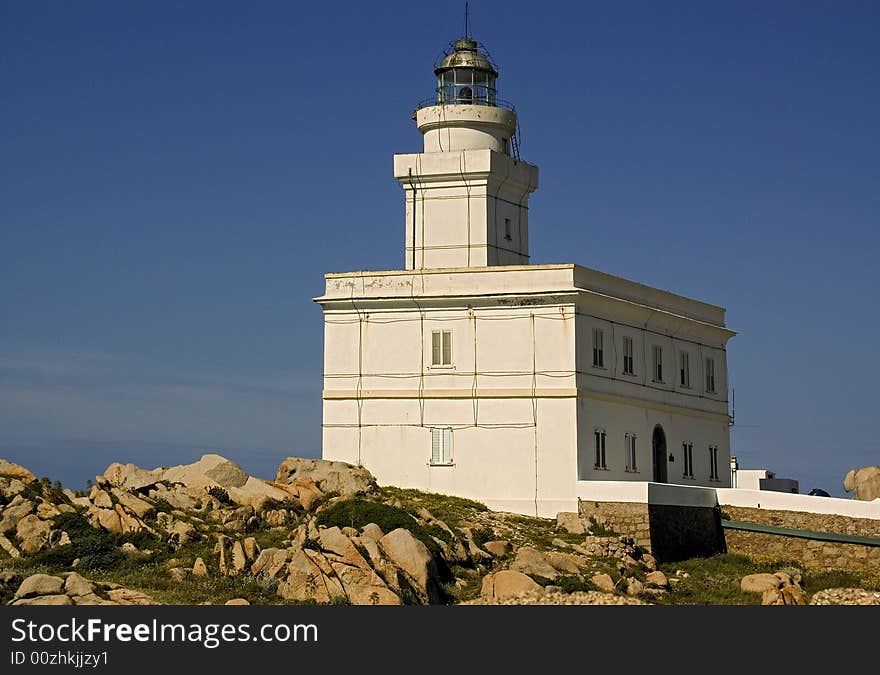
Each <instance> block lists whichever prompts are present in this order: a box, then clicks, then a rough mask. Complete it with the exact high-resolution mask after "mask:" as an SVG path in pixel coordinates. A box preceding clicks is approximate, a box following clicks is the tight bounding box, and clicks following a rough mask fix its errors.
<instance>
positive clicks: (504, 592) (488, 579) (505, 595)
mask: <svg viewBox="0 0 880 675" xmlns="http://www.w3.org/2000/svg"><path fill="white" fill-rule="evenodd" d="M542 590H543V589H542V588H541V586H540V585H538V584H537V583H536V582H535V581H534V580H533V579H531V578H530V577H528V576H526V575H525V574H523V573H522V572H515V571H512V570H503V571H501V572H495V573H494V574H487V575H486V576H485V577H483V586H482V589H481V590H480V597H481V598H483V599H484V600H487V601H492V600H495V601H498V600H507V599H511V598H515V597H517V596H520V595H523V594H525V593H529V592H534V593H540V592H541V591H542Z"/></svg>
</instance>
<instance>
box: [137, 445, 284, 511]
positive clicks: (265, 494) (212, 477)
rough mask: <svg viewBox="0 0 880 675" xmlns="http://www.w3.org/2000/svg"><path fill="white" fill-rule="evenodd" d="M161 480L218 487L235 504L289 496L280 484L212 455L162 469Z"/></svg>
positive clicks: (193, 486)
mask: <svg viewBox="0 0 880 675" xmlns="http://www.w3.org/2000/svg"><path fill="white" fill-rule="evenodd" d="M162 480H163V481H167V482H169V483H182V484H183V485H185V486H186V487H187V488H189V489H190V490H191V491H207V490H210V489H211V488H214V487H220V488H223V489H224V490H225V491H226V494H228V495H229V498H230V499H231V500H232V501H234V502H235V503H236V504H242V505H248V506H255V507H260V508H264V507H265V506H266V505H267V504H268V503H271V502H284V501H287V500H288V499H289V497H290V495H289V493H288V492H287V491H286V490H283V489H282V488H281V487H279V486H275V485H272V484H271V483H269V482H268V481H264V480H262V479H260V478H255V477H254V476H250V475H248V474H247V473H246V472H245V471H244V469H242V468H241V467H240V466H239V465H238V464H236V463H235V462H233V461H231V460H228V459H226V458H225V457H222V456H220V455H214V454H207V455H202V457H201V459H199V461H197V462H194V463H192V464H181V465H180V466H173V467H171V468H169V469H165V471H164V472H163V473H162ZM151 494H152V493H151Z"/></svg>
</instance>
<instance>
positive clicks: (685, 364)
mask: <svg viewBox="0 0 880 675" xmlns="http://www.w3.org/2000/svg"><path fill="white" fill-rule="evenodd" d="M680 357H681V358H680V360H681V386H682V387H688V388H690V386H691V357H690V354H688V353H687V352H681V353H680Z"/></svg>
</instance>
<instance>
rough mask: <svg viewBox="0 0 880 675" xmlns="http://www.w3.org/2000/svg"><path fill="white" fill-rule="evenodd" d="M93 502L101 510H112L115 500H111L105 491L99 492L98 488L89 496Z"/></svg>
mask: <svg viewBox="0 0 880 675" xmlns="http://www.w3.org/2000/svg"><path fill="white" fill-rule="evenodd" d="M89 497H90V499H91V500H92V504H94V505H95V506H97V507H98V508H99V509H112V508H113V500H112V499H111V498H110V495H109V494H107V493H106V492H104V490H99V489H98V488H96V487H93V488H92V494H91V495H89Z"/></svg>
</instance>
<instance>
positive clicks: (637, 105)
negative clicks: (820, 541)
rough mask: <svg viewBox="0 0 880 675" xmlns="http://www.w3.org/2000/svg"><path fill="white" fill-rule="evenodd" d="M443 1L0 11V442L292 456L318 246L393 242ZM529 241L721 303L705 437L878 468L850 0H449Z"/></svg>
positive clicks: (446, 22) (315, 385)
mask: <svg viewBox="0 0 880 675" xmlns="http://www.w3.org/2000/svg"><path fill="white" fill-rule="evenodd" d="M462 6H463V3H458V2H453V3H439V4H436V3H435V4H434V5H432V6H431V7H430V9H427V8H426V6H425V5H423V4H420V3H412V2H397V1H395V2H385V3H381V4H380V5H378V6H377V5H375V4H371V5H368V4H364V3H333V4H328V3H324V4H321V3H302V4H299V3H289V2H252V3H226V2H210V3H209V2H190V3H170V2H154V3H111V2H87V3H85V2H84V3H58V2H37V1H34V2H3V3H2V4H0V83H2V100H0V121H2V124H0V456H6V457H7V458H9V459H12V460H14V461H18V462H21V463H24V464H26V465H28V466H30V467H31V468H32V469H33V470H34V471H35V472H37V473H38V474H40V475H44V474H45V475H50V476H51V477H53V478H60V479H61V480H62V481H64V482H65V484H69V485H72V486H74V487H77V486H80V485H82V484H83V483H84V481H85V480H86V478H88V477H90V476H94V474H96V473H99V472H101V471H103V469H104V468H105V466H106V465H107V464H108V463H109V462H110V461H113V460H117V459H119V460H123V461H133V462H135V463H138V464H141V465H147V466H154V465H158V464H169V463H180V462H183V461H190V460H191V459H193V458H196V457H197V456H198V455H199V454H200V453H201V452H202V451H204V450H206V449H207V450H215V451H220V452H223V453H224V454H226V455H227V456H230V457H232V458H234V459H236V460H237V461H239V462H240V463H241V464H242V465H243V466H244V467H245V468H247V469H248V470H250V471H252V472H254V473H257V474H258V475H265V476H269V475H271V474H272V473H273V472H274V469H275V467H276V466H277V464H278V463H279V462H280V460H281V459H282V458H284V457H286V456H288V455H304V456H318V454H319V453H320V410H321V405H320V389H321V358H322V339H321V331H322V320H321V312H320V309H319V308H318V307H317V306H316V305H314V303H312V302H311V298H312V297H314V296H317V295H320V294H321V292H322V288H323V279H322V275H323V273H324V272H327V271H348V270H355V269H397V268H400V267H401V266H402V264H403V234H404V228H403V213H404V211H403V208H404V207H403V197H402V193H401V191H400V188H399V187H398V185H397V184H396V182H395V181H394V179H393V177H392V173H391V156H392V154H393V153H395V152H412V151H417V150H418V149H419V147H420V140H421V137H420V136H419V134H418V132H417V130H416V129H415V126H414V124H413V123H412V121H411V119H410V113H411V111H412V108H413V105H414V104H415V103H416V102H417V101H418V100H420V99H423V98H425V97H427V96H429V95H430V94H431V93H432V90H433V74H432V67H433V62H434V59H435V58H436V57H437V56H438V54H439V53H440V50H441V49H442V48H443V47H444V46H445V45H446V44H447V43H448V42H449V41H450V40H452V39H454V38H456V37H458V36H459V35H460V33H461V32H462V24H463V20H462V14H463V12H462ZM471 14H472V33H473V34H474V36H475V37H476V38H477V39H478V40H480V41H482V42H484V43H485V44H486V45H487V47H488V48H489V50H490V51H491V53H492V55H493V57H494V59H495V60H496V62H497V63H498V65H499V66H500V71H501V77H500V79H499V83H498V84H499V90H500V95H501V96H502V97H503V98H505V99H508V100H510V101H512V102H514V103H515V105H516V106H517V109H518V111H519V115H520V123H521V127H522V141H523V142H522V155H523V158H524V159H526V160H528V161H530V162H533V163H535V164H537V165H538V166H539V167H540V170H541V186H540V188H539V190H538V191H537V192H536V193H535V195H534V196H533V198H532V201H531V217H530V230H531V249H532V261H533V262H535V263H550V262H577V263H579V264H583V265H587V266H590V267H595V268H598V269H601V270H603V271H606V272H610V273H612V274H617V275H620V276H624V277H627V278H631V279H634V280H637V281H640V282H642V283H646V284H651V285H656V286H659V287H661V288H666V289H669V290H671V291H674V292H677V293H681V294H683V295H688V296H692V297H696V298H699V299H702V300H706V301H708V302H712V303H715V304H719V305H722V306H724V307H726V308H727V310H728V314H727V319H728V324H729V325H730V326H731V327H732V328H733V329H735V330H737V331H738V332H739V335H738V336H737V337H735V338H734V339H733V340H732V341H731V342H730V344H729V366H730V369H731V380H732V384H733V386H734V387H735V389H736V425H735V426H734V429H733V433H732V443H733V451H734V453H735V454H736V455H737V456H738V457H739V458H740V463H741V466H744V467H749V468H769V469H771V470H775V471H777V473H778V474H779V475H780V476H786V477H793V478H797V479H799V480H800V481H801V488H802V491H807V490H809V489H810V488H812V487H822V488H824V489H826V490H828V491H830V492H832V493H834V494H838V495H843V492H842V488H841V481H842V478H843V476H844V474H845V473H846V472H847V471H848V470H849V469H851V468H855V467H859V466H863V465H866V464H880V442H878V440H877V434H876V431H875V430H874V429H869V426H875V425H874V424H872V423H873V422H874V421H875V420H876V419H877V411H876V408H877V403H878V396H877V394H876V386H877V382H878V380H880V365H878V364H880V359H878V356H877V346H876V343H877V339H876V336H877V334H878V333H880V317H878V312H877V306H878V301H877V295H878V290H880V284H878V282H877V275H876V259H877V254H878V251H880V246H878V244H880V234H878V229H880V228H878V226H880V222H878V220H880V218H878V214H880V125H878V120H880V87H878V86H877V82H878V79H880V41H878V40H877V34H878V32H880V5H878V4H877V3H874V2H773V3H766V2H738V3H707V2H665V3H656V2H619V3H554V2H543V3H534V2H518V1H511V0H508V1H505V2H481V1H474V2H471Z"/></svg>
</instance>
